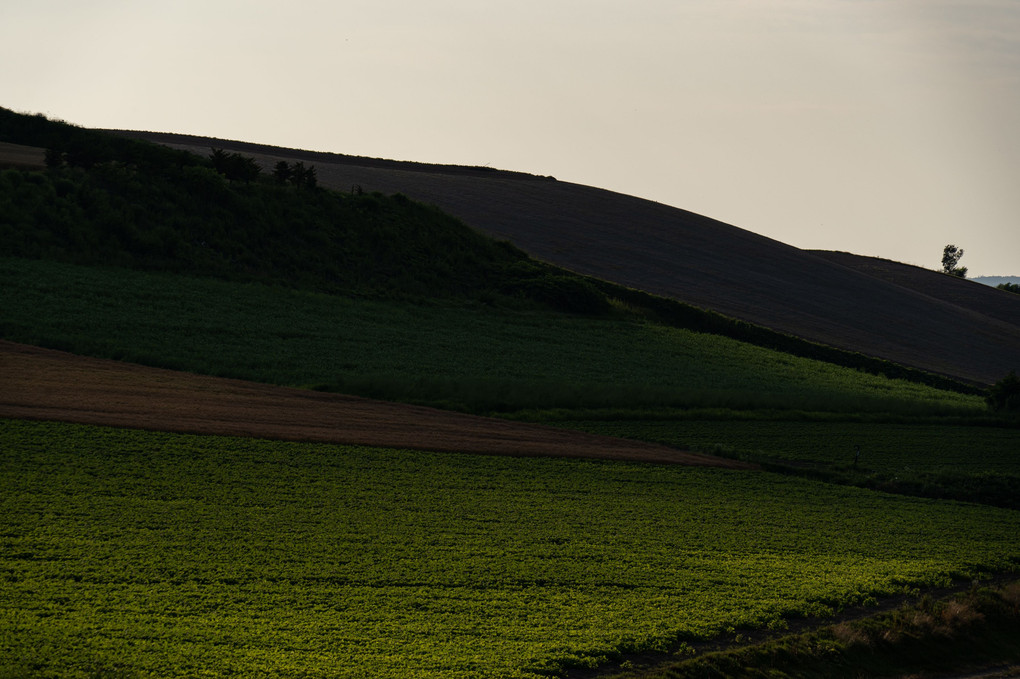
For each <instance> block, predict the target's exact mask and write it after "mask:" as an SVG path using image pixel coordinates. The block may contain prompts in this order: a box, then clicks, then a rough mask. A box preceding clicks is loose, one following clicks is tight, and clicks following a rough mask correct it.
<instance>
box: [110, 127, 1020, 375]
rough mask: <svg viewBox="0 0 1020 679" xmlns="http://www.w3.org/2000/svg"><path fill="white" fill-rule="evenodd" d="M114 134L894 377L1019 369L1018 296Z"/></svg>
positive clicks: (623, 208)
mask: <svg viewBox="0 0 1020 679" xmlns="http://www.w3.org/2000/svg"><path fill="white" fill-rule="evenodd" d="M121 134H125V135H127V136H134V137H140V138H145V139H149V140H153V141H158V142H160V143H164V144H166V145H169V146H171V147H174V148H178V149H187V150H193V151H196V152H200V153H208V151H209V149H210V148H211V147H213V146H215V147H217V148H225V149H227V150H237V151H241V152H244V153H246V154H249V155H251V156H254V157H255V158H256V159H257V160H258V161H259V162H260V163H261V164H262V165H263V166H264V167H272V166H273V165H274V164H275V163H276V162H278V161H279V160H291V161H293V160H302V161H303V162H306V163H313V164H315V166H316V168H317V171H318V177H319V181H320V183H321V184H323V185H326V186H331V187H335V188H339V189H343V190H350V189H351V188H352V187H355V186H357V187H359V188H361V189H363V190H365V191H379V192H382V193H386V194H393V193H403V194H405V195H407V196H409V197H410V198H413V199H415V200H419V201H422V202H426V203H432V204H435V205H437V206H439V207H440V208H442V209H443V210H445V211H447V212H449V213H451V214H453V215H455V216H456V217H459V218H460V219H462V220H463V221H464V222H466V223H467V224H469V225H471V226H473V227H475V228H478V229H480V230H482V231H485V232H487V233H489V234H491V235H493V236H495V237H496V238H499V239H506V240H509V241H510V242H512V243H514V244H515V245H517V246H518V247H520V248H521V249H523V250H524V251H526V252H527V253H528V254H530V255H532V256H533V257H536V258H538V259H541V260H545V261H548V262H551V263H553V264H556V265H559V266H563V267H565V268H568V269H571V270H573V271H576V272H579V273H582V274H586V275H591V276H594V277H597V278H601V279H604V280H609V281H613V282H616V283H620V284H623V285H626V286H629V287H633V288H637V289H641V290H645V291H648V292H651V293H654V294H658V295H663V296H667V297H672V298H675V299H678V300H681V301H684V302H688V303H690V304H694V305H696V306H699V307H702V308H705V309H712V310H715V311H718V312H720V313H723V314H726V315H729V316H732V317H735V318H739V319H743V320H746V321H749V322H752V323H756V324H759V325H763V326H765V327H769V328H772V329H775V330H778V331H781V332H785V333H790V334H793V335H796V336H799V337H803V338H806V339H809V340H813V341H816V342H821V343H824V344H828V345H830V346H835V347H839V348H842V349H848V350H851V351H856V352H860V353H863V354H867V355H870V356H878V357H881V358H884V359H887V360H891V361H894V362H896V363H900V364H902V365H907V366H912V367H917V368H921V369H923V370H927V371H931V372H935V373H939V374H944V375H948V376H951V377H954V378H958V379H962V380H967V381H971V382H976V383H981V384H990V383H992V382H994V381H996V380H998V379H1001V378H1002V377H1003V376H1004V375H1005V374H1006V373H1007V372H1009V370H1011V369H1016V368H1020V296H1012V295H1008V294H1006V293H1001V292H999V291H996V290H994V289H990V288H988V287H987V286H981V285H978V284H974V283H971V282H968V281H964V280H960V279H955V280H954V279H950V278H949V277H945V278H946V280H942V278H943V277H942V276H941V275H940V274H937V273H933V272H924V270H918V271H916V272H911V275H907V276H901V277H899V278H897V277H894V276H893V275H892V274H888V275H885V274H883V275H878V274H876V272H875V271H867V270H865V268H864V267H862V266H861V263H860V261H859V260H857V259H854V258H853V257H845V256H842V255H838V253H836V254H832V253H819V252H810V251H805V250H800V249H798V248H795V247H792V246H789V245H785V244H783V243H780V242H778V241H775V240H772V239H769V238H765V237H763V236H760V235H757V234H754V233H751V232H749V231H746V230H743V229H740V228H737V227H735V226H732V225H729V224H725V223H722V222H719V221H716V220H713V219H710V218H708V217H704V216H701V215H697V214H694V213H691V212H687V211H685V210H681V209H678V208H674V207H669V206H667V205H663V204H660V203H655V202H652V201H648V200H642V199H639V198H635V197H632V196H626V195H623V194H619V193H614V192H611V191H606V190H602V189H597V188H593V187H589V186H582V185H579V184H572V183H568V182H563V181H553V180H551V178H546V177H537V176H534V175H527V174H522V173H509V172H502V171H497V170H489V169H487V168H452V167H449V166H432V165H425V164H421V163H402V162H397V161H380V160H377V159H366V158H358V157H353V156H343V155H338V154H329V153H318V152H310V151H297V150H291V149H284V148H279V147H271V146H262V145H255V144H250V143H244V142H233V141H226V140H219V139H210V138H201V137H190V136H185V135H173V134H161V133H141V132H126V133H125V132H122V133H121ZM894 268H895V267H894ZM914 273H916V274H917V276H916V277H915V276H914V275H913V274H914ZM960 286H963V287H962V288H961V287H960ZM982 295H993V296H997V297H996V298H995V301H994V302H992V301H986V299H985V298H982V297H981V296H982Z"/></svg>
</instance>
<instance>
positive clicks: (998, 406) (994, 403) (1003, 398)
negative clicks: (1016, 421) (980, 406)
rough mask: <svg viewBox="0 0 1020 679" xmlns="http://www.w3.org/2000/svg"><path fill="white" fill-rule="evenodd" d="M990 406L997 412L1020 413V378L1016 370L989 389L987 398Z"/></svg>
mask: <svg viewBox="0 0 1020 679" xmlns="http://www.w3.org/2000/svg"><path fill="white" fill-rule="evenodd" d="M985 401H986V402H987V403H988V406H989V407H990V408H991V409H992V410H994V411H997V412H1010V413H1020V378H1018V377H1017V376H1016V371H1015V370H1010V371H1009V374H1008V375H1006V376H1005V377H1004V378H1002V379H1001V380H999V381H998V382H996V383H995V384H993V385H992V386H991V388H990V389H989V390H988V396H987V398H986V399H985Z"/></svg>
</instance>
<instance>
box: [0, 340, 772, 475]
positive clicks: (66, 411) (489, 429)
mask: <svg viewBox="0 0 1020 679" xmlns="http://www.w3.org/2000/svg"><path fill="white" fill-rule="evenodd" d="M0 384H2V389H0V417H5V418H21V419H36V420H58V421H64V422H77V423H82V424H99V425H109V426H117V427H133V428H139V429H149V430H155V431H170V432H182V433H195V434H220V435H226V436H251V437H258V438H269V439H281V440H289V441H318V442H328V443H338V444H360V445H369V446H382V447H387V448H412V449H419V450H437V451H448V452H461V453H476V454H486V455H514V456H528V457H534V456H547V457H579V458H597V459H612V460H629V461H635V462H660V463H673V464H685V465H697V466H711V467H726V468H731V469H749V468H752V467H751V466H750V465H746V464H742V463H740V462H736V461H734V460H726V459H723V458H716V457H712V456H710V455H701V454H698V453H691V452H686V451H681V450H675V449H673V448H669V447H666V446H660V445H654V444H648V443H641V442H637V441H627V440H624V439H616V438H611V437H607V436H595V435H591V434H584V433H580V432H573V431H566V430H561V429H556V428H553V427H544V426H540V425H533V424H525V423H518V422H508V421H505V420H499V419H495V418H487V417H477V416H472V415H464V414H461V413H452V412H447V411H443V410H436V409H433V408H424V407H418V406H411V405H404V404H396V403H388V402H384V401H373V400H370V399H363V398H357V397H353V396H343V395H340V394H325V393H319V392H314V391H306V390H303V389H291V388H287V387H277V386H272V385H265V384H258V383H254V382H244V381H241V380H231V379H223V378H217V377H207V376H202V375H193V374H190V373H182V372H175V371H172V370H161V369H158V368H148V367H144V366H139V365H134V364H129V363H121V362H118V361H110V360H104V359H97V358H87V357H82V356H76V355H74V354H68V353H65V352H61V351H53V350H49V349H40V348H38V347H32V346H27V345H23V344H16V343H13V342H7V341H2V340H0Z"/></svg>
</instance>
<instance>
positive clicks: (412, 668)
mask: <svg viewBox="0 0 1020 679" xmlns="http://www.w3.org/2000/svg"><path fill="white" fill-rule="evenodd" d="M0 448H2V450H3V451H4V454H3V456H2V457H0V542H2V549H0V578H2V580H3V585H2V587H0V657H2V658H4V661H3V662H4V663H6V664H7V666H6V667H3V666H2V665H0V672H6V673H7V674H8V675H13V676H25V675H27V676H47V677H74V676H97V675H102V676H114V675H115V676H139V677H141V676H152V677H155V676H182V675H189V676H203V675H204V676H223V675H226V674H231V673H233V674H239V675H242V676H252V677H257V676H306V677H320V676H321V677H369V676H371V677H538V676H547V675H548V674H550V673H556V672H558V671H560V670H562V669H563V668H566V667H571V666H585V665H590V664H593V663H595V662H597V661H598V660H599V659H600V658H605V657H614V656H616V655H618V654H619V653H621V652H624V651H630V650H641V649H650V648H662V649H671V648H675V647H676V646H677V645H678V644H679V643H680V642H683V641H685V640H686V641H691V640H694V639H696V638H699V637H704V636H709V635H713V634H716V633H719V632H723V631H725V630H727V629H729V628H739V627H741V626H773V627H777V626H778V627H782V626H783V625H784V624H785V623H784V619H785V618H788V617H791V616H801V615H809V614H816V613H825V612H827V611H831V610H833V609H834V608H839V607H841V606H843V605H847V604H851V603H862V602H864V603H866V602H868V601H871V600H872V599H873V598H875V597H880V596H882V595H888V594H891V593H895V592H898V591H902V590H903V588H905V587H911V586H918V585H923V584H933V583H946V582H947V581H948V580H949V579H950V578H952V577H956V576H959V577H975V576H979V575H980V574H981V573H984V572H989V571H993V570H1003V569H1005V570H1015V569H1016V568H1017V567H1018V565H1020V544H1018V542H1017V540H1016V536H1017V534H1020V514H1018V513H1017V512H1013V511H1008V510H1000V509H994V508H989V507H982V506H978V505H969V504H960V503H954V502H945V501H941V502H940V501H931V500H920V499H914V498H905V497H899V496H894V495H887V494H883V493H876V492H873V491H867V490H861V489H855V488H848V487H840V486H832V485H827V484H822V483H817V482H811V481H806V480H803V479H796V478H791V477H784V476H778V475H773V474H768V473H762V472H733V471H725V470H709V469H697V468H687V467H678V466H655V465H647V464H628V463H603V462H593V461H578V460H558V459H523V458H495V457H480V456H467V455H454V454H438V453H435V454H433V453H422V452H414V451H406V450H384V449H371V448H362V447H342V446H334V445H321V444H296V443H282V442H269V441H259V440H252V439H231V438H221V437H200V436H186V435H171V434H160V433H147V432H139V431H132V430H118V429H109V428H99V427H89V426H83V425H68V424H56V423H45V422H25V421H10V420H8V421H2V422H0Z"/></svg>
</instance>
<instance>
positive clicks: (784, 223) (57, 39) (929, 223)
mask: <svg viewBox="0 0 1020 679" xmlns="http://www.w3.org/2000/svg"><path fill="white" fill-rule="evenodd" d="M0 85H2V90H0V92H2V98H0V106H4V107H6V108H10V109H14V110H17V111H23V112H30V113H44V114H46V115H48V116H50V117H53V118H59V119H62V120H66V121H68V122H72V123H75V124H78V125H83V126H86V127H107V128H126V129H138V130H155V131H162V132H182V133H188V134H197V135H207V136H215V137H221V138H227V139H239V140H244V141H254V142H260V143H266V144H274V145H279V146H288V147H296V148H304V149H311V150H317V151H331V152H336V153H348V154H356V155H365V156H374V157H381V158H393V159H398V160H415V161H422V162H433V163H457V164H465V165H490V166H492V167H497V168H502V169H509V170H520V171H525V172H532V173H535V174H543V175H554V176H556V177H557V178H558V179H561V180H564V181H571V182H577V183H581V184H588V185H591V186H597V187H600V188H604V189H611V190H614V191H620V192H623V193H629V194H632V195H636V196H640V197H643V198H649V199H652V200H656V201H659V202H662V203H666V204H668V205H673V206H675V207H680V208H684V209H687V210H692V211H694V212H698V213H701V214H704V215H707V216H709V217H713V218H715V219H719V220H722V221H725V222H728V223H730V224H734V225H736V226H739V227H741V228H744V229H748V230H750V231H754V232H756V233H760V234H763V235H766V236H769V237H771V238H775V239H777V240H780V241H783V242H785V243H789V244H791V245H795V246H797V247H803V248H821V249H828V250H845V251H849V252H855V253H858V254H863V255H874V256H880V257H886V258H889V259H895V260H899V261H903V262H907V263H910V264H918V265H921V266H925V267H928V268H932V269H936V268H939V266H940V264H941V257H942V249H943V247H944V246H945V245H946V244H947V243H954V244H956V245H959V246H960V247H963V248H964V250H965V255H964V257H963V259H962V260H961V262H960V264H961V265H963V266H967V267H968V268H969V269H970V275H971V276H979V275H1020V0H952V1H951V0H626V1H624V0H540V1H539V0H513V1H509V0H506V1H504V0H290V1H289V2H282V1H281V0H243V1H242V0H174V1H172V2H171V1H168V0H163V1H161V2H155V1H152V2H148V1H144V0H91V1H89V2H82V1H81V0H31V2H16V1H14V0H0Z"/></svg>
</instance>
